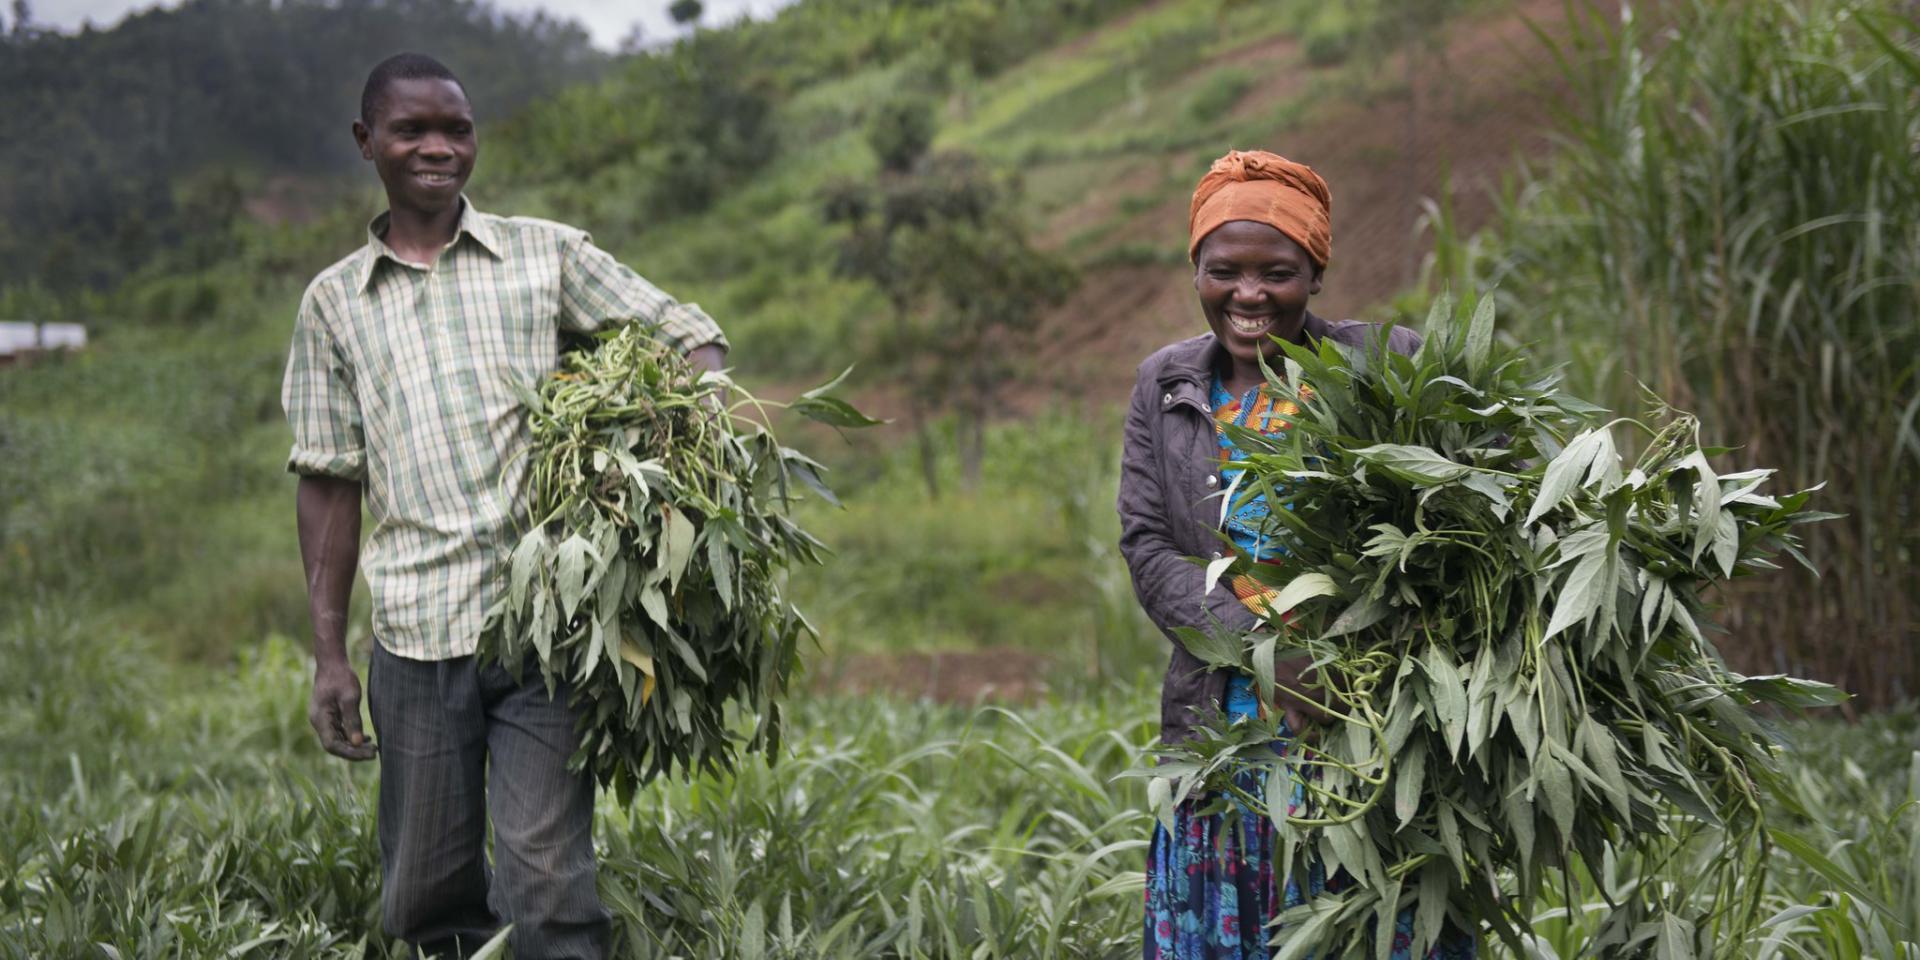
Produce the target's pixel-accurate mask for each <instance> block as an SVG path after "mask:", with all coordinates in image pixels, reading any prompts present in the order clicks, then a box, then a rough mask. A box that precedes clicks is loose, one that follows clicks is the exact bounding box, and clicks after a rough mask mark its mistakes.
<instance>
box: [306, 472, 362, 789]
mask: <svg viewBox="0 0 1920 960" xmlns="http://www.w3.org/2000/svg"><path fill="white" fill-rule="evenodd" d="M295 511H296V513H297V514H298V518H299V524H300V560H301V563H302V564H303V565H304V566H305V567H306V570H307V611H308V612H309V613H310V614H312V616H313V662H314V668H313V699H312V700H310V701H308V703H307V720H308V722H310V723H312V724H313V729H314V731H315V732H316V733H318V734H320V745H321V746H323V747H325V748H326V749H327V752H328V753H331V754H333V755H334V756H336V757H345V758H347V759H348V760H371V759H373V753H374V747H373V743H372V742H371V741H369V740H368V739H367V737H366V734H364V733H361V732H360V678H359V677H356V676H354V674H353V668H352V667H350V666H348V665H347V640H346V633H347V602H348V600H349V599H351V598H352V595H353V574H354V570H355V568H356V567H357V566H358V565H359V562H360V484H359V483H358V482H356V481H352V480H341V479H337V478H334V477H319V476H312V477H301V478H300V492H299V494H298V495H297V497H296V507H295Z"/></svg>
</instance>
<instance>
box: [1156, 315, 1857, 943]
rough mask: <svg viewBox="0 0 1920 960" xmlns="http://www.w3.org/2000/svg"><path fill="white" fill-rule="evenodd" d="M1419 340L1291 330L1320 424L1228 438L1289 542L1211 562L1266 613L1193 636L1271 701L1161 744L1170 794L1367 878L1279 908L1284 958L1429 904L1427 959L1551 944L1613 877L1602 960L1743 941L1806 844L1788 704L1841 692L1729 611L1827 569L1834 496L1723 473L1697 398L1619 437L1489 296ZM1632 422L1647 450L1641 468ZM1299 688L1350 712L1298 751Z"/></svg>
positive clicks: (1288, 357)
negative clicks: (1787, 861) (1735, 661)
mask: <svg viewBox="0 0 1920 960" xmlns="http://www.w3.org/2000/svg"><path fill="white" fill-rule="evenodd" d="M1426 331H1427V339H1426V340H1425V341H1424V343H1423V344H1422V345H1421V347H1420V349H1419V350H1418V351H1417V353H1415V355H1413V356H1411V357H1407V356H1402V355H1399V354H1396V353H1392V352H1389V351H1388V350H1387V349H1386V348H1385V339H1384V331H1383V332H1382V336H1381V338H1380V339H1379V340H1377V341H1376V342H1374V343H1373V344H1371V345H1370V346H1366V347H1359V348H1353V347H1348V346H1343V345H1340V344H1336V343H1333V342H1331V341H1327V340H1323V341H1320V342H1319V343H1318V344H1317V346H1316V347H1314V348H1312V349H1309V348H1307V347H1302V346H1298V345H1294V344H1290V343H1289V344H1285V357H1284V361H1283V363H1282V364H1281V365H1280V367H1279V368H1278V369H1273V370H1270V372H1269V380H1268V388H1269V389H1271V390H1273V391H1274V392H1275V393H1276V394H1277V395H1279V396H1282V397H1285V398H1287V399H1289V400H1291V401H1293V403H1294V404H1295V405H1297V407H1298V408H1299V409H1298V415H1297V416H1293V417H1290V418H1289V421H1290V428H1289V429H1287V430H1285V431H1282V432H1279V433H1277V434H1274V435H1266V434H1263V433H1259V432H1254V431H1248V430H1235V431H1234V432H1233V434H1232V439H1233V440H1234V441H1235V442H1236V444H1237V445H1238V447H1239V450H1240V451H1241V454H1242V458H1243V459H1242V460H1241V461H1239V462H1238V463H1237V465H1238V466H1242V467H1244V468H1245V470H1244V472H1242V473H1241V474H1240V475H1239V478H1238V480H1237V481H1236V483H1235V485H1234V487H1235V488H1234V489H1233V490H1231V491H1229V492H1228V494H1227V496H1228V497H1229V498H1231V500H1233V501H1237V502H1244V501H1245V500H1246V499H1247V498H1249V497H1253V496H1260V497H1264V498H1265V499H1266V502H1267V504H1268V505H1269V506H1270V508H1271V510H1270V512H1269V513H1268V515H1267V519H1266V520H1265V521H1264V523H1265V524H1266V529H1265V533H1266V535H1267V536H1269V537H1271V538H1272V541H1273V544H1274V545H1276V546H1278V547H1282V548H1284V551H1285V553H1284V556H1283V557H1281V558H1280V559H1279V562H1253V559H1252V558H1250V557H1248V556H1246V555H1245V554H1244V552H1241V551H1236V552H1235V553H1234V554H1232V555H1229V556H1225V557H1223V558H1221V559H1219V560H1216V561H1214V562H1213V563H1211V564H1209V566H1208V570H1207V578H1206V582H1207V585H1208V589H1209V590H1212V589H1226V587H1225V585H1224V583H1222V578H1225V577H1230V576H1239V575H1246V576H1249V577H1252V578H1254V579H1255V580H1256V581H1258V583H1259V584H1260V585H1261V586H1263V587H1264V588H1265V589H1266V597H1267V599H1266V600H1265V601H1263V602H1261V603H1260V606H1261V607H1262V611H1263V614H1264V616H1263V626H1262V627H1261V628H1260V629H1257V630H1255V631H1254V632H1252V633H1250V634H1241V633H1238V632H1234V631H1224V630H1221V629H1214V630H1209V631H1203V630H1194V631H1186V632H1184V634H1183V637H1182V640H1183V642H1185V643H1186V644H1187V646H1188V647H1189V649H1191V650H1192V651H1193V652H1194V653H1195V654H1197V655H1198V656H1199V657H1200V658H1201V659H1202V660H1203V661H1206V662H1207V663H1209V664H1210V665H1211V666H1212V667H1214V668H1218V669H1227V670H1237V671H1242V672H1245V673H1247V674H1250V675H1251V676H1252V677H1253V680H1254V685H1255V689H1256V694H1257V696H1258V697H1260V699H1261V700H1262V702H1263V703H1264V704H1267V705H1273V706H1274V708H1273V709H1263V710H1262V711H1261V714H1260V716H1256V717H1252V718H1248V719H1245V720H1243V721H1240V722H1235V723H1226V722H1224V721H1222V722H1220V723H1216V724H1214V725H1212V726H1210V727H1208V728H1207V729H1203V730H1201V731H1200V733H1199V735H1198V736H1197V737H1196V738H1195V739H1193V740H1191V741H1189V742H1186V743H1181V744H1174V745H1170V746H1166V747H1163V748H1161V749H1160V751H1159V752H1160V757H1159V759H1160V761H1161V765H1160V766H1158V767H1156V768H1154V769H1153V770H1151V771H1143V775H1146V776H1148V777H1149V778H1150V780H1149V791H1148V792H1149V796H1150V797H1151V798H1152V800H1153V802H1154V804H1155V806H1156V808H1157V811H1158V813H1159V815H1160V816H1162V818H1163V819H1164V820H1165V822H1168V823H1171V819H1170V817H1171V810H1172V805H1173V804H1174V803H1176V802H1180V801H1183V800H1186V799H1188V798H1190V797H1198V798H1205V800H1204V805H1205V809H1207V810H1209V811H1227V812H1234V811H1241V812H1242V813H1241V814H1240V815H1259V816H1266V817H1270V818H1271V819H1272V821H1273V823H1274V824H1275V825H1276V828H1277V831H1276V832H1277V836H1278V840H1277V842H1276V847H1277V848H1278V850H1279V853H1278V856H1279V858H1280V861H1281V862H1280V863H1278V864H1276V871H1277V872H1285V873H1286V874H1287V875H1288V876H1290V877H1293V878H1295V879H1298V880H1301V881H1302V883H1303V885H1304V881H1305V878H1307V877H1309V876H1310V875H1311V874H1312V872H1313V871H1314V870H1316V869H1318V870H1324V871H1325V874H1324V875H1325V876H1328V877H1333V876H1336V875H1340V874H1344V875H1345V876H1346V877H1347V878H1350V879H1351V881H1352V882H1351V883H1343V884H1337V885H1336V886H1338V887H1339V888H1340V892H1338V893H1328V894H1325V895H1320V896H1314V897H1310V898H1309V899H1308V900H1307V901H1306V903H1305V904H1303V905H1301V906H1298V907H1295V908H1292V909H1290V910H1288V911H1286V912H1285V913H1284V914H1283V915H1282V916H1281V917H1280V918H1279V921H1278V924H1277V930H1276V932H1275V936H1274V943H1276V944H1278V945H1280V946H1281V947H1282V949H1281V951H1280V956H1281V957H1283V958H1297V957H1306V956H1312V957H1317V958H1329V957H1371V956H1377V957H1380V958H1382V960H1384V958H1386V957H1387V956H1388V955H1389V953H1390V950H1391V948H1392V947H1393V946H1394V944H1392V943H1391V941H1392V940H1393V939H1394V938H1393V936H1392V934H1391V931H1393V930H1394V925H1395V919H1396V917H1398V916H1401V915H1402V914H1403V912H1408V911H1410V912H1411V914H1412V919H1413V924H1412V926H1413V942H1412V943H1411V945H1410V946H1411V951H1412V953H1411V955H1413V956H1416V957H1417V956H1423V955H1425V954H1426V952H1427V950H1428V949H1429V948H1430V947H1431V946H1432V945H1433V944H1434V943H1435V940H1436V938H1437V937H1439V936H1440V935H1441V934H1442V931H1443V929H1444V928H1445V927H1446V926H1448V925H1449V920H1450V921H1451V924H1450V925H1451V926H1453V927H1454V928H1456V929H1460V930H1466V931H1472V932H1474V933H1475V934H1476V935H1486V934H1487V933H1491V934H1492V935H1494V936H1498V937H1499V938H1501V939H1502V940H1504V941H1505V942H1506V943H1508V944H1509V945H1510V946H1511V947H1512V949H1513V950H1514V952H1515V954H1516V955H1528V954H1527V952H1526V951H1525V950H1524V949H1523V947H1522V937H1523V935H1524V933H1525V931H1526V929H1527V925H1528V923H1529V921H1530V919H1531V915H1532V911H1533V909H1534V908H1535V905H1536V904H1538V903H1539V902H1540V897H1541V895H1542V893H1543V892H1544V891H1545V890H1546V889H1547V887H1546V885H1548V884H1553V885H1554V887H1555V888H1561V890H1560V892H1562V893H1567V894H1571V888H1572V887H1574V886H1578V885H1580V884H1582V883H1590V882H1593V880H1592V878H1595V877H1600V876H1603V875H1605V876H1608V877H1613V878H1615V879H1616V881H1618V882H1611V883H1601V884H1598V886H1599V889H1598V896H1599V897H1600V898H1602V899H1604V900H1605V901H1606V902H1608V903H1609V904H1610V905H1611V909H1610V913H1609V916H1608V918H1607V921H1606V923H1605V924H1604V927H1603V932H1602V935H1601V936H1600V937H1599V938H1598V939H1597V940H1596V942H1595V943H1593V944H1592V950H1593V952H1594V954H1595V955H1597V956H1607V957H1614V956H1637V955H1658V956H1661V957H1670V956H1671V957H1682V956H1713V955H1716V954H1718V955H1725V954H1726V953H1729V952H1732V951H1731V945H1732V944H1735V943H1738V942H1740V941H1741V940H1742V939H1743V938H1744V937H1746V936H1748V935H1750V933H1751V931H1752V930H1753V929H1755V926H1756V924H1758V923H1759V922H1760V919H1761V918H1760V917H1759V916H1758V913H1757V911H1759V910H1760V894H1761V890H1762V887H1763V886H1764V883H1763V878H1764V874H1765V871H1766V868H1767V863H1768V859H1769V854H1770V850H1771V848H1772V847H1773V846H1775V845H1776V844H1777V845H1779V846H1781V847H1783V848H1788V847H1791V848H1792V849H1791V850H1790V852H1802V851H1800V849H1799V847H1798V845H1797V844H1798V841H1797V840H1796V839H1795V838H1793V837H1792V836H1791V835H1789V834H1784V833H1781V832H1778V831H1770V830H1769V829H1768V825H1767V823H1766V821H1765V818H1764V815H1763V807H1762V799H1763V797H1765V796H1766V795H1767V794H1768V793H1769V792H1770V791H1771V788H1772V787H1773V786H1774V785H1776V784H1778V782H1779V779H1778V778H1779V772H1778V769H1777V756H1778V754H1777V752H1776V751H1777V747H1778V743H1777V736H1776V732H1775V730H1774V729H1773V727H1772V726H1771V725H1770V723H1771V718H1772V717H1773V716H1776V715H1777V714H1778V713H1779V711H1780V710H1783V709H1784V710H1797V709H1801V708H1806V707H1810V706H1816V705H1825V704H1831V703H1835V702H1838V700H1839V699H1840V694H1839V693H1838V692H1837V691H1835V690H1834V689H1833V688H1831V687H1829V686H1827V685H1824V684H1819V683H1813V682H1810V681H1804V680H1799V679H1795V678H1791V677H1787V676H1779V675H1775V676H1742V675H1740V674H1738V673H1736V672H1734V671H1733V670H1731V669H1729V667H1728V666H1727V664H1726V662H1725V661H1724V660H1723V659H1722V657H1721V655H1720V653H1719V652H1718V651H1717V650H1716V648H1715V645H1714V643H1713V642H1712V640H1711V639H1710V634H1712V633H1713V631H1714V627H1713V626H1712V625H1711V623H1710V622H1709V614H1710V612H1711V611H1710V604H1711V601H1712V600H1713V599H1714V591H1715V589H1716V588H1717V587H1718V586H1719V585H1721V584H1724V583H1726V582H1727V581H1729V580H1732V579H1735V578H1739V577H1743V576H1746V575H1748V574H1752V573H1756V572H1759V571H1764V570H1767V569H1771V568H1774V566H1775V564H1774V563H1773V560H1774V559H1775V558H1778V557H1781V556H1782V555H1785V556H1791V557H1795V558H1797V559H1799V560H1800V562H1802V563H1805V562H1806V561H1805V557H1804V556H1802V555H1801V553H1800V551H1799V549H1798V540H1797V538H1796V535H1795V531H1794V528H1795V527H1797V526H1798V525H1800V524H1803V523H1807V522H1810V521H1815V520H1820V519H1824V518H1825V517H1826V516H1828V515H1825V514H1820V513H1816V512H1813V511H1810V510H1808V509H1807V507H1806V505H1807V501H1808V498H1809V495H1810V494H1811V492H1812V491H1801V492H1796V493H1791V494H1787V495H1778V494H1773V493H1769V492H1768V491H1767V489H1766V484H1767V481H1768V479H1769V476H1770V475H1771V474H1772V473H1773V471H1771V470H1764V469H1755V470H1744V471H1741V472H1738V473H1719V472H1717V471H1716V470H1715V468H1714V467H1713V465H1712V464H1711V462H1710V460H1711V458H1713V457H1715V456H1720V455H1726V454H1728V453H1730V451H1723V450H1715V449H1710V448H1703V447H1702V446H1701V445H1700V440H1699V433H1700V425H1699V423H1698V422H1697V421H1696V420H1695V419H1694V418H1693V417H1691V416H1689V415H1686V414H1682V413H1677V412H1674V411H1672V410H1671V409H1668V408H1666V407H1665V406H1664V405H1658V404H1656V405H1654V407H1653V409H1654V410H1655V412H1654V414H1652V415H1651V416H1650V417H1649V419H1650V420H1651V421H1652V422H1647V423H1643V422H1640V421H1636V420H1632V419H1619V420H1613V421H1611V422H1607V423H1601V422H1600V418H1601V415H1603V414H1604V411H1603V410H1601V409H1599V408H1598V407H1596V406H1594V405H1593V404H1590V403H1587V402H1584V401H1581V400H1579V399H1578V398H1576V397H1574V396H1572V395H1570V394H1569V393H1568V392H1567V391H1566V390H1565V389H1564V388H1563V387H1562V384H1561V381H1560V379H1559V377H1558V376H1557V375H1556V374H1554V373H1552V372H1546V373H1543V372H1540V371H1537V370H1534V369H1530V368H1529V365H1528V363H1527V362H1526V361H1525V360H1524V358H1523V357H1522V356H1521V355H1520V353H1519V352H1517V351H1516V350H1514V349H1512V348H1509V347H1506V346H1503V345H1500V344H1498V343H1496V338H1495V337H1494V310H1493V302H1492V299H1491V297H1488V298H1485V299H1482V300H1481V301H1480V303H1479V305H1478V308H1477V309H1475V310H1473V311H1471V312H1470V313H1469V312H1467V311H1459V312H1458V313H1456V311H1455V310H1454V309H1453V308H1452V307H1451V306H1450V305H1448V304H1445V303H1442V304H1440V305H1438V306H1436V308H1435V310H1434V312H1433V315H1432V316H1431V317H1429V319H1428V322H1427V325H1426ZM1625 433H1637V434H1638V439H1639V440H1640V441H1643V442H1641V443H1640V444H1639V451H1640V452H1639V453H1638V454H1637V456H1635V457H1633V458H1632V459H1631V461H1630V462H1628V461H1627V460H1626V459H1625V458H1623V456H1622V453H1623V450H1624V449H1626V448H1625V446H1624V445H1623V444H1621V440H1620V439H1619V438H1618V437H1617V436H1616V434H1625ZM1269 559H1270V558H1269ZM1295 658H1303V659H1310V660H1311V663H1312V669H1311V671H1309V672H1307V673H1305V674H1304V675H1303V676H1304V679H1303V680H1302V681H1301V682H1300V685H1299V687H1300V688H1299V689H1290V688H1287V689H1283V688H1282V687H1280V686H1278V685H1276V680H1275V669H1274V666H1275V663H1276V661H1286V660H1290V659H1295ZM1289 675H1291V673H1289ZM1283 694H1289V695H1293V696H1298V697H1302V698H1307V699H1312V700H1316V701H1321V702H1324V703H1325V705H1326V707H1325V717H1324V718H1323V719H1322V720H1320V721H1319V722H1317V723H1315V724H1313V725H1311V726H1310V729H1308V730H1307V731H1303V732H1302V733H1301V735H1300V736H1299V737H1298V738H1297V739H1291V740H1288V741H1287V742H1286V743H1285V746H1284V748H1281V749H1276V746H1275V741H1276V740H1277V739H1279V738H1283V737H1285V736H1286V735H1287V733H1288V731H1287V730H1286V729H1285V727H1284V723H1283V711H1282V710H1280V709H1278V706H1279V705H1280V704H1283V703H1284V702H1285V701H1284V700H1277V699H1276V698H1277V697H1280V696H1281V695H1283ZM1262 776H1264V778H1265V779H1264V780H1259V779H1257V778H1259V777H1262ZM1248 777H1253V778H1256V780H1255V782H1259V783H1262V784H1263V785H1264V790H1259V791H1256V790H1251V789H1244V788H1243V785H1244V784H1245V783H1247V782H1248V780H1247V778H1248ZM1621 877H1625V878H1628V879H1626V880H1619V878H1621ZM1564 902H1566V903H1579V902H1581V899H1580V897H1577V896H1572V895H1567V896H1566V898H1565V901H1564ZM1483 925H1484V926H1483ZM1376 932H1378V935H1376Z"/></svg>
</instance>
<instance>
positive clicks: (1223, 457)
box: [1207, 375, 1287, 560]
mask: <svg viewBox="0 0 1920 960" xmlns="http://www.w3.org/2000/svg"><path fill="white" fill-rule="evenodd" d="M1207 400H1208V403H1209V404H1210V405H1211V406H1212V407H1213V411H1214V420H1215V426H1216V427H1219V426H1223V425H1225V424H1228V423H1231V424H1233V425H1234V426H1236V427H1245V428H1247V429H1249V430H1258V431H1260V432H1261V433H1279V432H1281V431H1282V430H1283V429H1285V428H1284V426H1283V423H1284V421H1282V420H1280V419H1279V418H1280V416H1281V415H1282V412H1281V411H1279V410H1276V409H1275V407H1274V405H1273V403H1272V401H1271V399H1270V398H1268V397H1267V396H1266V392H1265V391H1264V390H1262V389H1261V388H1260V387H1254V388H1253V389H1252V390H1248V391H1247V392H1246V394H1245V395H1244V396H1240V397H1235V396H1234V395H1233V394H1232V393H1231V392H1229V391H1228V390H1227V386H1226V384H1224V383H1221V382H1220V377H1219V376H1218V375H1215V376H1214V378H1213V383H1212V384H1211V385H1210V387H1209V389H1208V391H1207ZM1214 432H1215V434H1216V435H1217V436H1218V437H1219V438H1220V464H1221V466H1220V489H1221V490H1232V491H1233V496H1234V499H1239V496H1240V494H1241V493H1242V492H1243V491H1240V490H1237V489H1235V488H1234V486H1233V482H1234V480H1236V479H1237V478H1238V477H1239V476H1240V474H1241V473H1243V472H1245V471H1242V470H1235V469H1229V468H1228V467H1227V466H1226V464H1227V462H1228V461H1230V460H1238V459H1239V458H1240V448H1238V447H1236V446H1234V443H1233V441H1232V440H1231V439H1229V438H1228V437H1227V432H1226V431H1225V430H1224V429H1216V430H1215V431H1214ZM1267 513H1268V510H1267V501H1266V499H1265V498H1264V497H1253V498H1251V499H1249V500H1247V502H1245V503H1242V504H1241V505H1240V506H1239V507H1238V508H1236V509H1234V510H1232V511H1231V512H1229V513H1228V514H1227V520H1226V523H1225V524H1224V525H1223V527H1222V529H1224V530H1225V531H1226V534H1227V535H1228V536H1230V537H1232V538H1233V542H1234V545H1235V546H1238V547H1239V548H1240V549H1242V550H1244V551H1246V552H1247V554H1248V555H1249V556H1251V557H1253V558H1254V559H1255V560H1265V559H1268V558H1269V557H1272V556H1277V555H1281V554H1285V553H1286V552H1287V548H1286V547H1285V546H1284V545H1282V544H1280V543H1278V542H1276V541H1274V540H1273V539H1271V538H1270V537H1263V536H1261V527H1262V525H1263V524H1264V523H1265V522H1266V519H1267Z"/></svg>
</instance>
